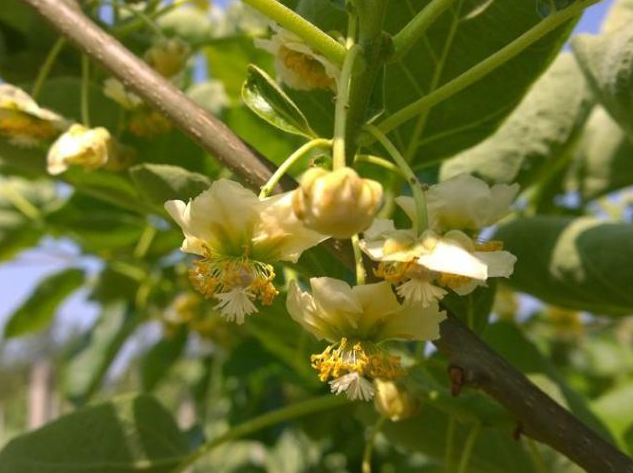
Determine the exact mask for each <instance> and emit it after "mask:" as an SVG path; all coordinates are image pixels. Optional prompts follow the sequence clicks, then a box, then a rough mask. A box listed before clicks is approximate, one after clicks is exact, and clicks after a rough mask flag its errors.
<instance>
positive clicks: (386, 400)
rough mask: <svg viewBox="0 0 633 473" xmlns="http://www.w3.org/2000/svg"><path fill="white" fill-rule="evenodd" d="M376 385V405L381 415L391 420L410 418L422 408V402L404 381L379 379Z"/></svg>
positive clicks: (375, 382)
mask: <svg viewBox="0 0 633 473" xmlns="http://www.w3.org/2000/svg"><path fill="white" fill-rule="evenodd" d="M374 385H375V387H376V394H375V395H374V406H375V407H376V410H377V411H378V412H379V413H380V414H381V415H383V416H385V417H387V418H388V419H390V420H391V421H393V422H397V421H400V420H405V419H408V418H410V417H413V416H414V415H416V414H417V413H418V411H419V410H420V402H419V401H418V400H417V399H416V398H415V397H414V396H413V394H411V392H410V391H409V389H408V388H407V387H406V386H404V385H403V384H402V383H398V382H396V381H383V380H380V379H377V380H375V381H374Z"/></svg>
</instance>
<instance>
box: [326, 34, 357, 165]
mask: <svg viewBox="0 0 633 473" xmlns="http://www.w3.org/2000/svg"><path fill="white" fill-rule="evenodd" d="M359 51H360V48H359V47H358V46H357V45H353V46H352V47H351V48H350V50H349V51H348V52H347V55H346V56H345V62H344V63H343V69H342V70H341V77H340V78H339V80H338V92H337V95H336V108H335V112H334V138H333V139H332V169H333V170H336V169H340V168H343V167H345V126H346V122H347V109H348V106H349V85H350V81H351V77H352V73H353V71H354V63H355V62H356V58H357V57H358V53H359Z"/></svg>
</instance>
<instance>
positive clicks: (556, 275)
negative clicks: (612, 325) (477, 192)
mask: <svg viewBox="0 0 633 473" xmlns="http://www.w3.org/2000/svg"><path fill="white" fill-rule="evenodd" d="M495 238H497V239H500V240H502V241H503V242H504V245H505V247H506V249H507V250H508V251H510V252H511V253H513V254H515V255H516V256H517V258H518V260H517V263H516V265H515V268H514V274H513V275H512V277H511V278H510V280H509V283H510V284H511V285H512V286H514V287H515V288H516V289H518V290H520V291H523V292H527V293H529V294H532V295H534V296H536V297H538V298H540V299H542V300H544V301H546V302H549V303H552V304H556V305H559V306H562V307H568V308H571V309H578V310H587V311H591V312H594V313H597V314H605V315H613V316H618V315H628V314H631V313H632V312H633V292H631V290H630V285H631V281H632V280H633V261H632V260H631V256H632V255H633V225H631V224H623V223H610V222H603V221H600V220H597V219H593V218H589V217H584V218H576V219H574V218H569V217H546V216H539V217H533V218H522V219H518V220H515V221H513V222H510V223H509V224H507V225H503V226H501V227H500V228H499V230H498V231H497V234H496V235H495Z"/></svg>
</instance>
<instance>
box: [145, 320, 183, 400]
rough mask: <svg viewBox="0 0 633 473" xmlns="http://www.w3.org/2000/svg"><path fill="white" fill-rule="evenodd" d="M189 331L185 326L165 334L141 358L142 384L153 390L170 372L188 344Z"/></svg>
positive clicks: (146, 388) (146, 389)
mask: <svg viewBox="0 0 633 473" xmlns="http://www.w3.org/2000/svg"><path fill="white" fill-rule="evenodd" d="M188 336H189V332H188V331H187V329H186V327H185V326H181V327H179V328H178V329H177V330H176V331H175V333H172V334H169V335H166V336H164V338H162V339H161V340H160V341H159V342H158V343H156V345H154V346H153V347H152V348H150V350H149V351H148V352H147V353H146V354H145V355H144V356H143V358H142V359H141V366H140V370H141V386H142V387H143V390H144V391H152V390H153V389H154V388H155V387H156V386H157V385H158V383H160V381H161V380H162V379H163V378H164V377H165V375H166V374H167V373H168V372H169V369H170V368H171V367H172V366H173V365H174V363H175V362H176V361H177V360H178V358H179V357H180V355H181V354H182V352H183V350H184V349H185V346H186V344H187V339H188Z"/></svg>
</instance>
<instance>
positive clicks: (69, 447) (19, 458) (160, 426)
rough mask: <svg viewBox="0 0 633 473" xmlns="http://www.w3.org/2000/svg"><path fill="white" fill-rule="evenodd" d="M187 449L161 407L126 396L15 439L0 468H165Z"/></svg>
mask: <svg viewBox="0 0 633 473" xmlns="http://www.w3.org/2000/svg"><path fill="white" fill-rule="evenodd" d="M188 453H189V452H188V448H187V444H186V442H185V439H184V436H183V435H182V433H181V432H180V430H179V429H178V426H177V425H176V422H175V421H174V419H173V417H172V416H171V414H170V413H169V412H168V411H167V410H166V409H165V408H164V407H163V406H161V405H160V404H159V403H158V402H156V401H155V400H154V398H152V397H150V396H143V395H141V396H125V397H119V398H115V399H114V400H112V401H110V402H107V403H103V404H98V405H95V406H90V407H86V408H84V409H80V410H78V411H76V412H74V413H72V414H69V415H67V416H64V417H62V418H60V419H58V420H56V421H54V422H51V423H50V424H48V425H46V426H44V427H42V428H41V429H38V430H36V431H34V432H30V433H28V434H26V435H22V436H20V437H17V438H15V439H14V440H12V441H11V442H9V443H8V444H7V446H6V447H5V448H4V449H3V450H2V451H1V452H0V473H16V472H18V471H19V472H20V473H68V472H70V471H76V472H80V471H81V472H83V473H113V472H117V473H133V472H146V473H169V472H171V471H174V468H175V467H176V466H177V465H178V464H179V463H180V462H181V461H182V460H183V459H184V458H185V457H186V455H187V454H188Z"/></svg>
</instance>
